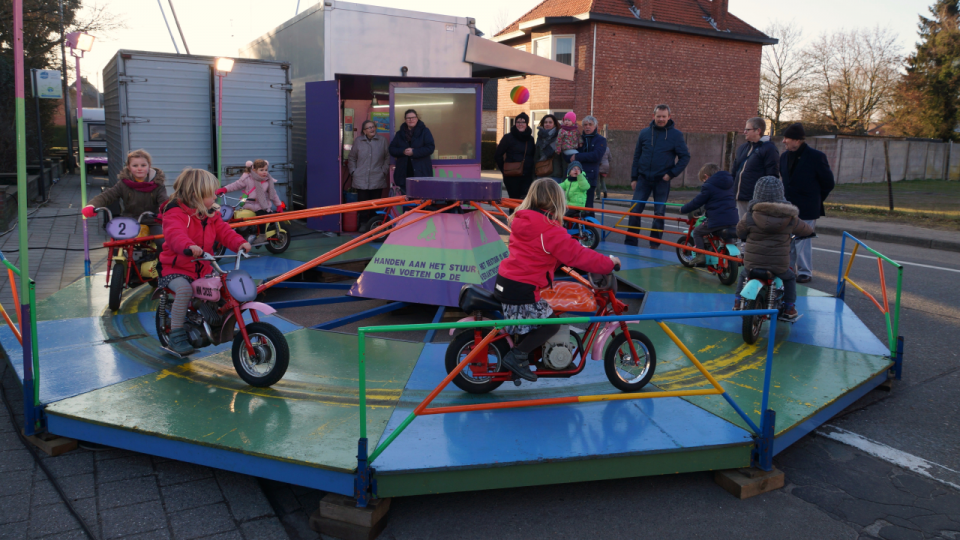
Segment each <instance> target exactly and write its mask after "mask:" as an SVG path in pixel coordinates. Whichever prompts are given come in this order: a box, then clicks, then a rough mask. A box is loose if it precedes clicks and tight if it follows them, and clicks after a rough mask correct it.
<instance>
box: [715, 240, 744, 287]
mask: <svg viewBox="0 0 960 540" xmlns="http://www.w3.org/2000/svg"><path fill="white" fill-rule="evenodd" d="M720 253H722V254H724V255H730V252H729V251H727V248H722V249H721V251H720ZM717 264H719V265H721V268H722V269H721V271H720V273H719V274H717V277H718V278H720V283H723V284H724V285H733V284H734V283H736V282H737V276H738V275H739V274H740V263H738V262H734V261H731V260H729V259H720V262H719V263H717Z"/></svg>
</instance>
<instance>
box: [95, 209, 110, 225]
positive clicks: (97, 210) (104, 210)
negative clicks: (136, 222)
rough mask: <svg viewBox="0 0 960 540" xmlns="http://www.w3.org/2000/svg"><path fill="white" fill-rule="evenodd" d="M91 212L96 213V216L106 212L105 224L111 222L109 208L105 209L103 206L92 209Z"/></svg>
mask: <svg viewBox="0 0 960 540" xmlns="http://www.w3.org/2000/svg"><path fill="white" fill-rule="evenodd" d="M93 211H94V212H97V213H98V214H99V213H100V212H106V213H107V222H108V223H109V222H110V221H113V212H111V211H110V209H109V208H107V207H105V206H101V207H100V208H94V209H93Z"/></svg>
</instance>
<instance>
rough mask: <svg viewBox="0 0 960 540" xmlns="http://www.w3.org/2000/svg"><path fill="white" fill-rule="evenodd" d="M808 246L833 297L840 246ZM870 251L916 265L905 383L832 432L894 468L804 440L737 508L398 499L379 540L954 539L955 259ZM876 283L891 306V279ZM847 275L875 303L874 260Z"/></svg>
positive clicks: (673, 482)
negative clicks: (765, 488)
mask: <svg viewBox="0 0 960 540" xmlns="http://www.w3.org/2000/svg"><path fill="white" fill-rule="evenodd" d="M814 245H815V247H816V248H817V249H816V251H815V252H814V268H815V275H814V278H815V279H814V281H813V283H812V284H811V285H812V286H813V287H814V288H816V289H819V290H821V291H824V292H828V293H833V292H834V290H835V287H836V276H837V270H838V264H839V253H838V252H839V248H840V238H839V237H833V236H823V237H821V238H819V239H817V240H816V241H815V244H814ZM872 247H874V248H875V249H877V250H878V251H880V252H881V253H884V254H885V255H887V256H889V257H891V258H893V259H895V260H898V261H904V262H907V263H913V264H905V267H904V287H903V296H902V300H903V309H902V311H901V323H900V333H901V335H903V336H905V338H906V341H905V342H906V346H905V354H904V358H905V360H904V372H903V380H901V381H898V382H896V383H895V385H894V388H893V391H891V392H886V391H883V390H875V391H873V392H871V393H870V394H868V395H867V396H865V397H864V398H862V399H861V400H860V401H858V402H857V403H855V404H854V405H852V406H851V407H849V408H848V409H847V410H846V411H844V412H843V413H841V414H840V415H838V416H837V417H836V418H834V419H833V420H832V421H831V424H832V425H835V426H838V427H841V428H843V429H845V430H848V431H850V432H852V433H855V434H858V435H861V436H863V437H866V438H868V439H871V440H872V441H875V442H876V443H879V444H880V445H881V448H886V447H889V449H887V450H889V452H888V453H889V454H891V455H892V457H888V458H886V459H879V458H877V457H873V456H872V455H869V454H867V453H866V452H865V451H863V450H861V449H859V448H856V447H854V446H849V445H846V444H842V443H840V442H837V441H835V440H832V439H830V438H827V437H825V436H821V435H816V434H815V435H809V436H807V437H805V438H804V439H802V440H801V441H800V442H798V443H797V444H795V445H794V446H792V447H791V448H789V449H787V450H786V451H784V452H783V453H781V454H780V455H778V456H777V457H776V458H775V464H776V466H777V467H778V468H780V469H781V470H783V471H784V472H785V473H786V481H787V485H786V487H785V488H784V489H782V490H779V491H776V492H772V493H768V494H765V495H761V496H758V497H755V498H752V499H748V500H744V501H739V500H737V499H735V498H733V497H732V496H730V495H729V494H727V493H726V492H725V491H723V490H722V489H721V488H720V487H719V486H717V485H716V484H715V483H714V482H713V479H712V475H711V474H710V473H707V472H703V473H691V474H680V475H675V476H660V477H650V478H636V479H624V480H615V481H603V482H587V483H575V484H566V485H554V486H542V487H531V488H522V489H504V490H494V491H483V492H473V493H453V494H444V495H436V496H420V497H409V498H400V499H396V500H394V501H393V506H392V508H391V511H390V523H389V525H388V526H387V529H386V531H385V532H384V534H383V536H382V538H388V539H407V538H451V537H457V538H504V539H511V538H516V539H524V540H528V539H531V538H640V537H655V538H804V539H806V538H884V539H890V540H893V539H899V538H918V539H919V538H950V539H960V488H953V487H950V486H949V485H947V484H945V483H944V482H941V481H938V480H937V479H936V477H939V479H940V480H944V475H943V474H940V473H943V471H945V470H946V473H945V474H946V476H947V477H949V475H950V470H952V471H958V470H960V430H958V429H957V427H958V423H960V421H958V417H960V414H958V413H960V359H958V355H960V307H958V304H960V293H958V291H957V288H956V286H955V283H956V282H957V280H958V279H960V272H958V271H957V270H958V269H960V254H958V253H951V252H942V251H933V250H929V249H922V248H915V247H910V246H904V245H895V244H882V243H874V244H872ZM663 249H667V248H663ZM850 249H851V246H849V244H848V247H847V250H848V252H849V250H850ZM861 252H863V250H861ZM917 264H920V265H926V266H927V267H924V266H917ZM886 270H887V273H886V279H887V282H888V285H889V287H890V291H891V295H892V291H893V290H894V286H895V285H896V281H895V280H896V275H895V272H893V271H891V268H890V267H887V268H886ZM850 275H851V277H852V278H853V279H855V280H857V282H858V283H860V284H861V285H862V286H864V287H865V288H866V289H867V290H868V291H870V292H872V293H873V294H874V295H875V296H876V297H877V298H880V287H879V283H880V281H879V277H878V270H877V264H876V259H875V258H873V259H870V258H861V257H858V258H857V262H856V263H855V264H854V266H853V269H852V271H851V274H850ZM846 300H847V302H848V304H849V305H850V306H851V307H852V308H853V309H854V311H855V312H856V313H857V314H858V315H859V316H860V318H861V319H862V320H863V321H864V322H865V323H866V324H867V326H868V327H869V328H870V329H871V330H872V331H873V332H874V333H875V334H876V335H877V336H878V337H879V338H881V339H882V340H885V334H886V329H885V325H884V320H883V317H882V315H881V314H880V313H879V311H878V310H877V308H876V306H874V305H873V303H872V302H870V301H869V300H868V299H866V297H864V296H863V295H862V294H860V293H859V292H858V291H856V290H854V289H853V288H852V287H851V288H848V291H847V296H846ZM891 301H893V298H892V297H891ZM882 445H886V446H882ZM897 451H901V452H904V453H906V454H907V455H908V458H907V461H904V459H905V458H904V457H903V456H904V455H903V454H898V453H897ZM909 457H915V458H922V459H923V460H928V461H929V462H932V463H934V464H939V465H941V466H942V467H943V468H946V469H943V468H937V467H935V466H930V467H931V469H930V470H932V471H933V472H934V474H933V476H934V477H935V479H931V478H928V477H925V476H923V475H921V474H918V473H916V472H913V471H911V470H908V469H907V468H905V467H906V466H907V465H908V461H909ZM918 462H919V463H921V468H922V467H923V466H924V465H923V462H920V461H918ZM898 463H900V464H901V465H903V466H898ZM934 469H936V470H934ZM937 471H940V473H937ZM947 480H950V478H947ZM954 481H955V480H954Z"/></svg>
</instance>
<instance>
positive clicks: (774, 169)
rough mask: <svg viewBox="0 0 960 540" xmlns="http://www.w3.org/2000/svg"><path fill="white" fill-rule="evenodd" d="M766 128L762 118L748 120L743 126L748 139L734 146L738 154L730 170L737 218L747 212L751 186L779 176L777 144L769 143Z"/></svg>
mask: <svg viewBox="0 0 960 540" xmlns="http://www.w3.org/2000/svg"><path fill="white" fill-rule="evenodd" d="M766 129H767V123H766V122H764V121H763V118H759V117H756V118H751V119H749V120H747V127H745V128H744V129H743V135H744V136H745V137H746V139H747V142H745V143H743V144H741V145H740V147H739V148H737V157H736V160H734V162H733V168H732V169H730V174H732V175H733V182H734V183H733V185H734V189H735V190H736V195H737V213H738V214H739V215H740V219H743V215H744V214H746V213H747V204H748V203H749V202H750V199H752V198H753V186H755V185H756V184H757V180H759V179H760V178H762V177H764V176H777V177H779V176H780V166H779V163H780V152H778V151H777V146H776V145H775V144H773V143H772V142H770V137H764V136H763V132H764V131H766Z"/></svg>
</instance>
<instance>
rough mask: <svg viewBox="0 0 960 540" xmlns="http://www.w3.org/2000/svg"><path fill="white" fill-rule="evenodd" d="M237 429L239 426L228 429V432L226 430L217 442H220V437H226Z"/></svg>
mask: <svg viewBox="0 0 960 540" xmlns="http://www.w3.org/2000/svg"><path fill="white" fill-rule="evenodd" d="M236 430H237V428H233V429H231V430H230V431H228V432H226V433H224V434H223V435H221V436H219V437H217V442H220V439H222V438H224V437H226V436H227V435H229V434H231V433H233V432H234V431H236Z"/></svg>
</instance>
